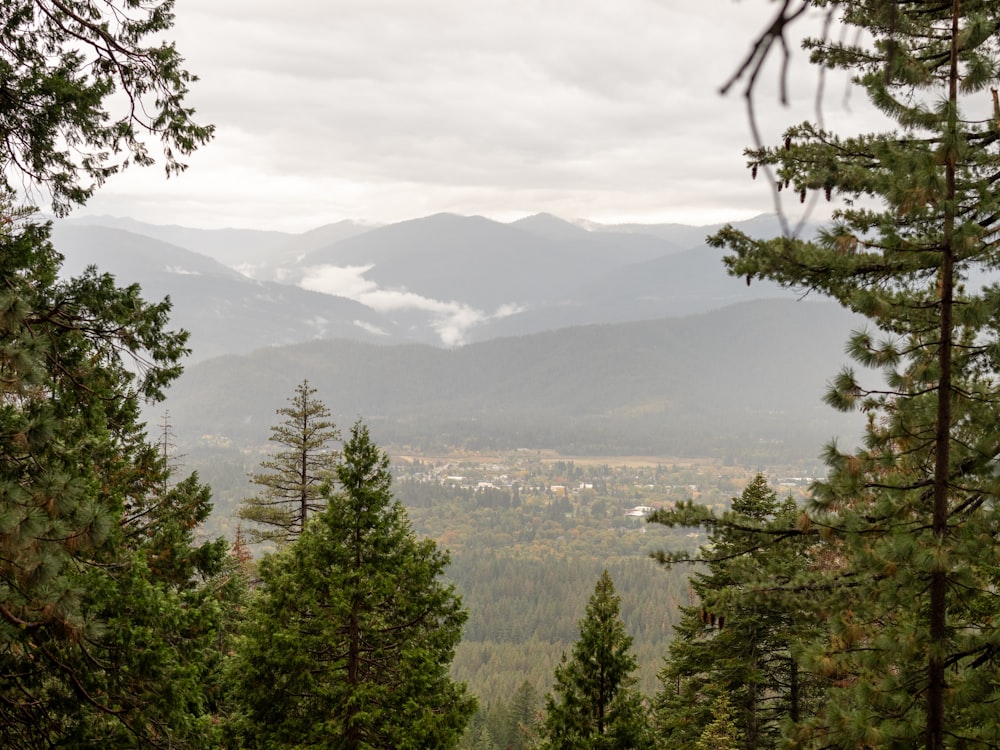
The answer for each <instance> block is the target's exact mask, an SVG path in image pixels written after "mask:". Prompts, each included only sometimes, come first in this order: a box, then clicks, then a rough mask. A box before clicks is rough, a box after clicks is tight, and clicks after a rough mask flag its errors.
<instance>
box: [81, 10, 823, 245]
mask: <svg viewBox="0 0 1000 750" xmlns="http://www.w3.org/2000/svg"><path fill="white" fill-rule="evenodd" d="M774 8H775V4H774V3H772V2H767V1H766V0H742V2H734V1H733V0H711V1H710V2H697V1H694V0H615V1H614V2H609V0H298V2H296V3H278V2H275V1H274V0H177V6H176V11H177V21H176V26H175V29H174V32H175V33H174V35H173V36H174V38H175V39H176V42H177V46H178V48H179V49H180V50H181V53H182V54H183V56H184V57H185V58H186V60H187V63H188V67H189V69H190V70H191V71H193V72H195V73H197V74H198V75H199V76H200V78H201V80H200V81H198V82H197V83H195V84H193V85H192V95H191V103H192V104H193V105H194V106H195V107H196V108H197V110H198V117H199V119H200V120H202V121H207V122H212V123H214V124H215V125H216V128H217V131H216V137H215V139H214V141H213V142H212V143H210V144H209V145H207V146H205V147H204V148H203V149H202V150H201V151H200V152H199V153H197V154H196V155H195V156H194V157H193V158H191V159H190V162H189V163H190V169H189V170H188V172H187V173H185V174H184V175H182V176H181V177H178V178H171V179H170V180H166V179H165V178H164V175H163V172H162V170H161V169H160V168H158V167H154V168H149V169H143V170H138V169H132V170H129V171H128V172H127V173H126V174H124V175H122V176H120V177H117V178H115V179H113V180H112V181H110V182H109V183H108V184H107V185H106V186H105V187H104V188H103V189H102V190H101V191H100V192H99V193H98V195H97V196H96V197H95V198H94V199H93V200H92V201H91V203H90V204H89V205H88V206H87V207H86V208H85V209H83V210H79V211H77V212H76V214H77V215H80V214H111V215H116V216H131V217H134V218H136V219H140V220H143V221H148V222H152V223H158V224H171V223H176V224H183V225H187V226H198V227H226V226H231V227H252V228H260V229H280V230H285V231H305V230H308V229H311V228H314V227H316V226H320V225H322V224H326V223H330V222H334V221H339V220H341V219H358V220H368V221H376V222H390V221H399V220H403V219H409V218H415V217H419V216H425V215H428V214H433V213H438V212H442V211H448V212H454V213H460V214H467V215H470V214H479V215H483V216H488V217H491V218H496V219H499V220H504V221H507V220H512V219H516V218H519V217H521V216H525V215H529V214H533V213H538V212H542V211H547V212H550V213H554V214H557V215H559V216H562V217H564V218H568V219H591V220H595V221H601V222H623V221H638V222H645V223H653V222H666V221H675V222H682V223H686V224H705V223H710V222H714V221H722V220H735V219H741V218H748V217H750V216H753V215H756V214H759V213H763V212H767V211H770V210H772V207H773V204H772V199H771V195H770V192H769V191H768V190H767V188H766V186H764V185H763V184H761V182H756V183H755V182H752V181H751V180H750V177H749V174H748V173H747V171H746V170H745V168H744V160H743V157H742V150H743V148H744V146H746V145H747V144H748V143H749V141H750V135H749V130H748V127H747V123H746V119H745V116H744V110H743V104H742V100H741V98H740V96H739V93H738V92H734V93H733V94H731V95H730V96H728V97H725V98H723V97H721V96H719V94H718V93H717V91H718V88H719V85H720V84H721V83H722V82H723V81H724V80H725V79H726V78H727V77H728V76H729V74H730V73H731V72H732V71H733V70H734V69H735V67H736V66H737V65H738V63H739V62H740V60H741V58H742V57H743V56H744V55H745V54H746V52H747V51H748V49H749V45H750V42H751V41H752V39H753V38H754V37H755V36H756V34H757V33H758V32H759V30H760V29H761V28H762V27H763V26H764V24H765V22H766V20H767V18H768V17H769V14H771V13H773V11H774ZM797 62H798V63H799V66H800V67H803V68H804V65H803V63H804V58H803V56H802V53H798V57H797ZM764 83H765V85H764V87H763V88H762V100H761V101H762V104H767V105H768V107H769V109H772V110H777V109H778V108H777V104H776V97H775V96H774V95H773V93H774V90H775V85H774V76H773V75H771V76H769V77H768V79H767V80H766V81H765V82H764ZM796 83H797V85H793V95H794V96H795V98H796V100H797V101H798V102H799V103H800V105H802V106H803V107H804V106H805V104H804V103H806V102H808V101H810V99H811V97H812V89H811V86H812V79H811V78H808V79H807V78H805V77H804V76H799V80H798V81H797V82H796ZM793 110H794V108H793ZM804 116H805V115H803V114H801V113H796V112H795V111H778V112H776V114H775V115H774V117H773V118H772V122H773V125H774V127H773V129H772V130H773V132H774V133H775V135H774V137H777V135H776V134H777V133H779V132H780V129H781V128H780V126H779V123H780V124H781V125H784V124H790V123H792V122H796V121H801V120H802V119H803V118H804Z"/></svg>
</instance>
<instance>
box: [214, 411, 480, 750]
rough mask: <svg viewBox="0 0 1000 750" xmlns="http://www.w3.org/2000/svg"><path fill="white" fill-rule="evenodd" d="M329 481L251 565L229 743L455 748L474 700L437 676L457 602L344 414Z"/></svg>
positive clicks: (367, 443) (433, 552)
mask: <svg viewBox="0 0 1000 750" xmlns="http://www.w3.org/2000/svg"><path fill="white" fill-rule="evenodd" d="M337 478H338V480H339V487H340V490H339V491H338V492H337V493H336V494H332V495H330V496H329V498H328V505H327V507H326V509H324V510H323V511H322V512H320V513H319V514H317V515H316V516H315V518H314V519H313V520H312V521H311V522H310V523H309V524H307V526H306V528H305V530H304V531H303V533H302V534H301V536H300V537H299V539H298V540H297V541H296V542H295V543H293V544H291V545H289V546H288V547H287V548H286V549H284V550H282V551H280V552H278V553H276V554H274V555H268V556H267V557H265V558H264V560H263V561H262V562H261V564H260V578H261V581H262V589H261V591H260V593H259V594H258V595H257V597H255V599H253V600H252V602H251V603H250V608H249V612H248V618H247V623H246V627H245V630H244V633H243V636H242V638H241V639H240V641H239V644H238V648H237V654H236V656H235V657H234V661H233V664H232V667H231V675H232V679H233V682H234V691H233V695H234V698H235V701H236V703H237V706H238V707H239V708H240V709H241V711H242V720H241V721H240V722H239V723H238V725H237V727H236V729H237V734H238V740H237V742H236V745H237V746H239V747H248V748H249V747H267V748H278V747H289V748H290V747H302V748H304V747H317V748H319V747H324V748H346V749H348V750H354V749H358V748H386V749H387V750H388V749H389V748H413V750H416V749H417V748H446V747H453V746H454V745H455V744H456V743H457V741H458V739H459V736H460V735H461V732H462V729H463V728H464V726H465V723H466V721H467V720H468V718H469V716H470V715H471V713H472V711H473V710H474V708H475V701H474V700H472V699H471V698H469V697H468V696H467V695H466V692H465V687H464V685H461V684H457V683H455V682H453V681H452V680H451V679H450V677H449V676H448V665H449V664H450V662H451V659H452V656H453V654H454V649H455V646H456V644H457V643H458V641H459V638H460V637H461V629H462V624H463V623H464V622H465V618H466V614H465V612H464V610H463V609H462V607H461V602H460V600H459V598H458V597H457V596H456V595H455V593H454V590H453V588H452V587H451V586H450V585H446V584H444V583H443V582H442V581H441V580H440V576H441V574H442V572H443V571H444V568H445V566H446V564H447V562H448V558H447V555H445V554H443V553H441V552H439V551H438V550H437V547H436V545H435V544H434V542H432V541H430V540H426V541H417V540H416V539H415V538H414V535H413V532H412V530H411V529H410V525H409V522H408V521H407V519H406V513H405V511H404V509H403V507H402V505H401V504H400V503H399V502H398V501H396V500H395V499H394V498H393V496H392V493H391V487H390V485H391V480H390V475H389V471H388V457H387V456H386V455H385V454H384V453H382V452H381V451H380V450H379V449H378V448H377V446H375V445H374V444H373V443H372V442H371V440H370V438H369V435H368V430H367V428H365V427H364V426H363V425H361V424H360V423H357V424H355V425H354V427H353V428H352V430H351V435H350V439H349V440H348V441H347V442H346V443H345V444H344V447H343V461H342V463H340V464H339V465H338V466H337Z"/></svg>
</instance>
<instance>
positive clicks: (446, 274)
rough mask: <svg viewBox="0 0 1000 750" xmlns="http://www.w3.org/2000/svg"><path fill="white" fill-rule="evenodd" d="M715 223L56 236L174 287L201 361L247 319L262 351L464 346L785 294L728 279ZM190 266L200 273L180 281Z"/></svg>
mask: <svg viewBox="0 0 1000 750" xmlns="http://www.w3.org/2000/svg"><path fill="white" fill-rule="evenodd" d="M740 226H743V227H744V228H746V230H747V231H749V232H752V233H754V234H768V233H771V232H772V231H777V229H778V224H777V221H776V220H775V219H774V218H773V217H758V218H757V219H753V220H750V221H748V222H742V223H740ZM717 228H718V226H715V225H713V226H711V227H700V228H696V227H687V226H681V225H655V226H648V227H643V226H638V225H624V226H623V227H620V228H619V227H606V226H600V225H594V224H587V225H581V224H576V223H571V222H567V221H564V220H562V219H559V218H558V217H555V216H551V215H548V214H538V215H535V216H530V217H526V218H524V219H521V220H519V221H515V222H512V223H509V224H504V223H500V222H496V221H492V220H490V219H485V218H483V217H476V216H472V217H465V216H457V215H454V214H437V215H434V216H428V217H424V218H421V219H413V220H409V221H403V222H398V223H395V224H390V225H385V226H366V225H362V224H359V223H356V222H339V223H337V224H331V225H327V226H325V227H320V228H317V229H315V230H313V231H310V232H306V233H303V234H298V235H295V234H288V233H282V232H261V231H255V230H229V229H222V230H197V229H190V228H184V227H162V226H153V225H146V224H142V223H140V222H135V221H133V220H130V219H111V218H107V217H87V218H84V219H72V220H63V221H59V222H57V224H56V232H55V240H56V244H57V247H58V248H59V249H61V250H62V251H63V252H64V253H65V254H66V255H67V267H69V268H81V267H82V266H83V265H85V264H87V263H91V262H95V263H97V265H99V266H100V267H101V268H102V269H104V270H108V271H110V272H112V273H114V274H115V275H116V276H119V277H120V278H121V280H122V281H123V282H129V283H131V282H138V283H140V284H141V285H142V286H143V288H144V289H146V290H147V293H148V294H150V296H154V295H156V296H162V295H163V294H171V296H172V298H173V299H174V300H175V303H176V304H177V305H178V306H177V308H176V319H177V320H178V321H180V322H182V323H183V325H185V326H186V327H190V328H191V330H192V333H193V336H194V339H195V341H196V344H197V342H198V340H199V339H200V340H201V343H200V345H197V346H196V348H195V357H196V358H197V359H204V358H207V357H212V356H218V355H220V354H226V353H237V352H245V351H248V350H250V348H253V341H252V338H253V337H252V335H250V332H249V330H248V328H249V327H252V328H254V329H256V330H259V331H260V332H261V336H260V338H259V341H258V345H259V346H272V345H279V344H285V343H294V342H295V341H308V340H312V339H314V338H333V337H348V338H354V339H359V340H366V341H376V340H378V341H381V342H383V343H395V342H404V341H412V342H421V343H429V344H435V345H446V346H454V345H460V344H462V343H468V342H472V341H484V340H488V339H490V338H493V337H496V336H512V335H522V334H528V333H537V332H541V331H545V330H551V329H555V328H563V327H571V326H575V325H590V324H597V323H612V322H628V321H637V320H650V319H655V318H660V317H664V316H670V315H687V314H692V313H697V312H704V311H706V310H710V309H714V308H717V307H721V306H724V305H727V304H732V303H735V302H739V301H745V300H747V299H759V298H768V297H782V296H786V297H787V296H788V294H787V293H786V292H782V291H781V290H779V289H778V288H777V287H774V286H773V285H769V284H755V285H754V286H753V287H752V288H751V289H749V290H747V289H746V288H745V286H742V285H741V284H740V282H738V281H737V280H734V279H731V278H729V277H727V276H726V274H725V270H724V269H723V267H722V265H721V263H719V257H720V253H719V251H717V250H712V249H709V248H707V247H705V246H704V245H703V244H702V242H701V241H702V239H703V238H704V236H705V235H706V234H708V233H709V232H710V231H712V230H714V229H717ZM103 233H107V234H103ZM695 238H699V239H698V240H697V241H698V243H699V244H698V246H697V247H696V248H691V247H690V242H691V241H692V240H694V239H695ZM111 249H116V251H115V252H111ZM191 253H196V254H198V255H200V256H202V257H203V258H205V259H206V260H203V261H199V260H197V259H196V258H194V257H193V256H192V255H191ZM137 258H143V259H144V260H143V261H141V262H139V261H137ZM210 260H211V261H215V262H216V264H218V265H220V266H224V267H225V268H228V269H229V270H230V271H238V272H239V273H240V274H241V277H240V278H236V277H234V276H232V274H227V273H225V272H224V271H223V269H222V268H219V267H211V266H210V265H209V261H210ZM188 268H200V269H201V270H200V271H199V273H200V274H201V275H202V276H203V277H204V278H202V279H200V280H198V281H195V280H193V279H191V278H188V279H183V278H182V275H183V273H184V272H185V269H188ZM213 269H214V270H213ZM171 270H172V271H173V272H174V274H175V275H174V277H173V278H169V274H170V272H171ZM188 275H189V276H190V275H192V273H191V272H189V273H188ZM223 279H226V281H225V282H223ZM211 280H216V281H217V282H218V283H217V284H216V285H215V286H213V285H212V283H210V281H211ZM241 281H244V283H243V284H241V283H240V282H241ZM251 281H252V282H257V287H256V288H253V287H251V286H248V285H247V284H248V282H251ZM269 284H278V285H280V286H268V285H269ZM185 290H190V291H185ZM317 293H321V294H320V296H317ZM231 297H235V298H234V299H230V298H231ZM258 298H259V299H260V301H261V307H260V308H259V313H256V314H255V312H254V311H253V305H254V304H255V302H254V300H255V299H258ZM182 301H183V304H184V308H183V309H182V308H181V307H180V303H181V302H182ZM348 302H350V303H351V304H348ZM227 310H228V311H229V312H228V313H227V312H226V311H227ZM189 313H190V314H189ZM241 316H247V317H246V318H245V319H243V318H241ZM297 324H300V325H297ZM227 326H228V327H229V332H227ZM202 327H204V328H206V329H208V328H211V329H212V330H211V332H209V331H208V330H206V331H199V328H202ZM230 344H231V345H230Z"/></svg>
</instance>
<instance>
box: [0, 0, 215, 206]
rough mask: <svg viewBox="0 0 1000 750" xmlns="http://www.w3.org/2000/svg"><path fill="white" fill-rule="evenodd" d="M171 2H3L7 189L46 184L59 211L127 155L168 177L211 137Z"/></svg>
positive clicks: (0, 68) (0, 98)
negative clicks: (155, 144) (170, 36)
mask: <svg viewBox="0 0 1000 750" xmlns="http://www.w3.org/2000/svg"><path fill="white" fill-rule="evenodd" d="M173 5H174V3H173V0H154V2H148V3H137V2H114V3H109V2H100V1H99V0H3V1H2V2H0V36H2V38H3V39H4V40H6V41H5V44H4V45H3V47H2V51H0V81H2V85H0V143H2V144H3V147H2V148H0V163H2V165H3V188H4V189H5V190H8V191H10V190H13V189H15V188H17V187H20V186H21V184H22V181H23V182H27V183H29V184H33V185H34V186H36V187H41V188H43V189H44V190H45V191H47V192H48V194H49V195H50V196H51V198H52V201H53V207H54V209H55V210H56V212H57V213H59V214H64V213H66V212H68V210H69V208H70V206H71V205H72V204H82V203H84V202H85V201H86V200H87V198H89V197H90V195H91V194H92V193H93V191H94V188H95V187H96V186H98V185H100V184H101V183H102V182H104V180H106V179H107V178H108V177H109V176H111V175H112V174H114V173H115V172H117V171H119V170H120V169H121V168H123V167H125V166H127V165H128V164H129V162H130V161H132V162H135V163H136V164H140V165H147V164H151V163H152V162H153V157H152V156H151V154H150V153H149V147H148V145H147V144H146V142H145V136H147V135H148V136H152V137H155V138H157V139H159V140H160V142H161V145H162V151H163V156H164V159H165V164H166V169H167V173H168V174H169V173H173V172H178V171H180V170H182V169H183V168H184V165H183V164H182V163H181V162H180V161H179V158H182V157H184V156H187V155H189V154H190V153H191V152H193V151H194V150H195V149H196V148H197V147H198V146H199V145H201V144H203V143H205V142H206V141H208V139H209V138H210V137H211V135H212V127H211V126H200V125H197V124H196V123H195V122H194V121H193V120H192V119H191V118H192V115H193V110H192V109H191V108H189V107H186V106H185V104H184V98H185V96H186V95H187V93H188V84H189V83H190V82H191V81H193V80H195V78H194V76H192V75H191V74H190V73H188V72H187V71H186V70H185V69H184V68H183V67H182V65H183V60H182V59H181V57H180V55H179V54H178V52H177V50H176V48H175V47H174V45H173V44H172V43H169V42H165V41H163V40H162V35H163V32H165V31H168V30H169V29H170V27H171V25H172V23H173Z"/></svg>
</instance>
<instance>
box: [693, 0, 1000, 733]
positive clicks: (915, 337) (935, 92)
mask: <svg viewBox="0 0 1000 750" xmlns="http://www.w3.org/2000/svg"><path fill="white" fill-rule="evenodd" d="M805 5H807V6H817V7H820V8H823V9H826V10H828V11H829V12H830V13H832V14H833V15H834V16H837V17H839V20H840V21H841V22H842V23H843V24H844V26H845V27H846V28H845V29H844V33H842V34H841V33H838V34H833V35H831V36H829V37H822V38H816V39H808V40H806V42H805V46H806V48H807V49H808V50H809V52H810V56H811V59H812V61H813V62H814V63H816V64H817V65H819V66H821V67H823V68H825V69H834V70H845V71H847V72H848V73H849V74H850V75H851V76H852V78H853V80H854V81H855V82H856V83H857V84H858V85H859V86H860V87H861V88H862V89H863V91H864V92H865V94H866V95H867V97H868V99H869V101H870V102H871V103H872V104H873V105H874V106H875V107H876V108H877V109H878V110H879V111H881V112H882V113H883V114H884V115H885V117H886V119H887V126H886V128H885V130H883V131H882V132H875V133H869V134H863V135H857V136H850V137H841V136H838V135H837V134H835V133H831V132H828V131H826V130H824V129H823V128H822V127H820V126H817V125H815V124H810V123H805V124H802V125H799V126H795V127H792V128H789V129H788V130H787V131H786V134H785V139H784V143H783V144H782V145H781V146H778V147H764V148H759V149H753V150H751V151H749V152H748V155H749V161H750V165H751V167H752V168H753V169H755V170H756V169H758V168H761V169H764V170H766V171H770V172H771V173H772V174H774V175H775V179H776V181H777V183H778V184H779V185H780V186H783V187H791V188H792V189H794V190H796V191H799V192H800V193H801V194H802V195H803V196H804V194H805V193H806V192H808V191H812V190H818V191H823V192H824V193H825V194H826V197H827V198H831V197H833V196H837V197H838V198H839V199H841V200H842V205H841V206H840V207H839V208H838V209H837V210H836V211H835V212H834V217H833V223H832V225H831V226H830V227H829V228H828V229H827V230H826V231H825V232H823V233H822V234H821V235H820V236H819V238H818V239H817V240H816V241H814V242H805V241H802V240H799V239H795V238H791V237H780V238H775V239H771V240H766V241H755V240H752V239H750V238H749V237H747V236H746V235H744V234H742V233H740V232H737V231H734V230H733V229H732V228H727V229H725V230H723V231H722V232H720V233H719V234H718V235H717V236H716V237H714V238H712V242H713V243H714V244H716V245H718V246H725V247H727V248H728V249H729V251H730V255H729V256H728V257H727V259H726V263H727V265H728V267H729V269H730V271H731V272H732V273H733V274H734V275H737V276H745V277H746V278H747V279H748V280H752V279H753V278H763V279H772V280H774V281H777V282H779V283H781V284H784V285H786V286H793V287H797V288H805V289H810V290H815V291H818V292H821V293H823V294H826V295H829V296H831V297H833V298H834V299H836V300H837V301H838V302H840V304H842V305H844V306H845V307H847V308H849V309H851V310H853V311H856V312H858V313H860V314H862V315H864V316H866V317H867V318H868V319H869V321H870V327H869V329H868V330H865V331H862V332H859V333H858V334H857V335H855V336H854V337H853V338H852V340H851V342H850V344H849V349H848V351H849V353H850V354H851V355H852V356H853V357H854V358H855V360H857V361H858V362H859V363H860V364H861V365H862V366H865V367H875V368H878V369H880V370H881V371H882V372H881V375H882V378H881V379H882V382H883V383H884V386H876V387H874V388H870V387H865V386H864V385H863V382H862V381H863V379H862V378H861V377H859V376H858V375H856V373H855V372H854V371H853V370H846V371H844V372H843V373H842V374H841V375H840V376H839V377H838V378H836V380H835V381H834V382H833V386H832V388H831V392H830V394H829V397H828V399H827V400H828V403H830V404H831V405H833V406H835V407H836V408H839V409H860V410H861V411H862V412H864V413H865V414H866V415H867V416H868V418H869V422H868V428H867V431H866V435H865V441H864V444H863V445H862V446H861V447H859V448H858V449H857V450H855V451H854V452H853V453H844V452H842V451H840V450H838V449H837V448H836V447H835V446H831V447H830V448H829V450H828V453H827V461H828V464H829V467H830V472H829V478H828V480H827V481H825V482H821V483H819V484H818V485H817V486H816V487H815V489H814V498H815V499H814V502H813V505H812V508H811V511H812V518H811V519H810V523H812V524H813V525H814V528H817V529H823V530H824V534H823V539H824V544H823V546H822V547H821V548H818V549H817V550H816V552H815V555H814V556H815V573H816V575H817V577H818V580H813V581H811V582H810V583H809V585H808V587H805V588H804V589H803V590H808V591H810V592H811V598H812V600H813V602H812V606H813V608H814V611H816V610H817V609H821V610H822V611H824V612H826V613H828V614H829V631H828V633H827V634H826V636H825V638H821V639H816V640H815V641H813V642H812V643H811V644H810V647H809V648H808V649H807V652H806V654H805V656H806V660H807V663H808V664H810V665H811V666H812V668H813V669H814V670H815V671H816V672H817V673H818V674H820V675H822V676H823V677H824V678H825V679H826V680H828V683H829V687H830V689H829V690H828V691H827V693H826V696H825V699H824V703H823V705H822V706H821V707H820V708H819V709H818V710H817V711H816V713H815V714H813V715H812V716H810V717H807V718H806V719H804V720H803V721H801V722H799V724H798V726H796V727H795V728H794V729H793V730H792V740H793V741H794V742H795V743H797V744H798V745H799V746H806V747H808V746H820V747H830V746H852V747H884V746H894V747H927V748H934V749H937V748H942V747H966V746H969V747H971V746H977V745H981V746H984V747H995V746H997V745H998V744H1000V727H998V725H997V723H996V721H995V717H994V716H993V715H992V711H991V709H990V708H988V706H989V705H990V703H991V702H992V700H993V699H994V697H995V693H994V686H995V685H996V681H997V679H998V668H1000V664H998V662H997V654H998V653H1000V651H998V650H997V643H996V639H995V636H994V629H993V627H992V625H991V624H990V623H991V622H992V621H993V619H994V618H995V617H996V614H997V607H996V602H995V597H994V596H993V594H992V593H991V592H994V591H995V590H996V585H997V577H996V571H997V570H998V563H1000V560H998V558H997V555H996V545H994V544H993V543H992V539H993V537H994V535H995V528H996V525H997V521H998V519H997V516H996V509H997V503H996V498H997V496H998V494H1000V484H998V475H997V472H996V471H995V470H994V466H995V461H996V459H995V457H996V456H997V454H998V445H997V441H996V438H995V434H996V430H995V425H996V421H997V420H996V411H997V404H998V398H997V397H998V395H1000V394H998V392H997V386H998V382H1000V381H998V368H1000V360H998V353H1000V349H998V347H997V343H996V342H997V339H998V332H1000V326H998V323H1000V319H998V317H997V310H998V309H1000V307H998V304H1000V288H998V287H997V286H995V285H993V284H990V283H988V282H987V281H986V279H988V278H989V274H991V273H992V272H995V271H996V269H997V268H998V266H1000V256H998V253H997V243H996V232H997V230H998V228H1000V204H998V201H1000V199H998V195H997V192H996V190H995V187H994V186H995V182H996V179H997V175H998V174H1000V157H998V153H997V142H998V136H1000V125H998V123H1000V107H998V106H997V105H996V103H995V102H996V99H995V98H993V97H995V94H993V97H991V96H990V92H988V91H987V89H988V88H991V87H992V88H993V89H994V91H995V90H996V86H997V83H998V81H1000V54H998V47H997V44H996V29H997V10H996V7H995V4H993V3H986V2H977V1H972V2H955V3H938V4H935V3H899V2H895V1H894V0H866V1H864V2H848V1H838V2H832V3H827V2H815V3H806V4H805ZM991 98H992V99H993V106H992V107H990V100H991Z"/></svg>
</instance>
